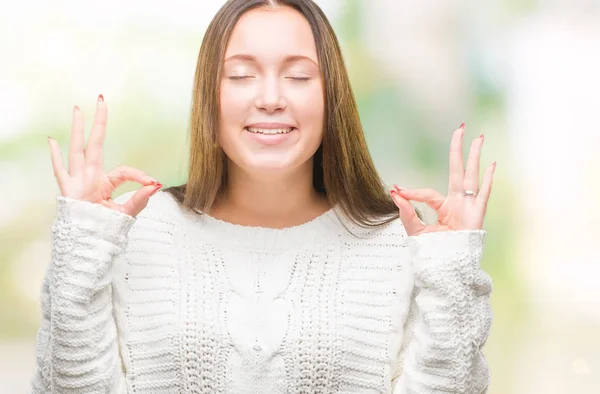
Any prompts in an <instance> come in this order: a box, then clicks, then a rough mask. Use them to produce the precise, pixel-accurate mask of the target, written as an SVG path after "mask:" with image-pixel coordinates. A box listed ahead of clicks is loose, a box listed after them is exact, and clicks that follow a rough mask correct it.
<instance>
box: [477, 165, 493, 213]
mask: <svg viewBox="0 0 600 394" xmlns="http://www.w3.org/2000/svg"><path fill="white" fill-rule="evenodd" d="M495 171H496V162H494V163H493V164H492V165H491V166H489V167H488V168H486V170H485V172H484V173H483V181H482V182H481V189H480V190H479V194H478V195H477V199H476V200H475V201H476V202H477V204H478V205H479V206H480V207H481V208H482V210H483V213H485V212H486V210H487V203H488V200H489V199H490V194H491V192H492V181H493V177H494V172H495Z"/></svg>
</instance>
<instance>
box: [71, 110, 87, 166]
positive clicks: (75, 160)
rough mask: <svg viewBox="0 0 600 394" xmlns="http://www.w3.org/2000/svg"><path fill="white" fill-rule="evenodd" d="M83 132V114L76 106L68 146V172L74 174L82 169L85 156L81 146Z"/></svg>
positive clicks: (83, 141) (82, 144) (83, 137)
mask: <svg viewBox="0 0 600 394" xmlns="http://www.w3.org/2000/svg"><path fill="white" fill-rule="evenodd" d="M84 143H85V134H84V131H83V114H82V113H81V110H80V109H79V107H78V106H75V107H74V108H73V124H72V126H71V145H70V146H69V174H71V176H75V175H77V174H80V173H81V172H82V171H83V167H84V166H85V156H84V154H83V146H84Z"/></svg>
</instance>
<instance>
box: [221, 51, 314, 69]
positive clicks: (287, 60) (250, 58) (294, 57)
mask: <svg viewBox="0 0 600 394" xmlns="http://www.w3.org/2000/svg"><path fill="white" fill-rule="evenodd" d="M235 59H238V60H246V61H250V62H256V57H255V56H252V55H249V54H246V53H238V54H235V55H231V56H229V57H228V58H227V59H225V61H228V60H235ZM300 60H308V61H309V62H311V63H313V64H314V65H315V66H318V64H317V62H315V61H314V60H313V59H311V58H309V57H308V56H304V55H287V56H286V57H284V58H283V62H284V63H292V62H296V61H300Z"/></svg>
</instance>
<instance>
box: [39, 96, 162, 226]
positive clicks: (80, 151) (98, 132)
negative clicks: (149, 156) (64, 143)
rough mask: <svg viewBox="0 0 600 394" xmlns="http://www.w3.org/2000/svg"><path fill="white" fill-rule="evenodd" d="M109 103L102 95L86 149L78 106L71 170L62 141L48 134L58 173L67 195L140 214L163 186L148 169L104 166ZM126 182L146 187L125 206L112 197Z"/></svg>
mask: <svg viewBox="0 0 600 394" xmlns="http://www.w3.org/2000/svg"><path fill="white" fill-rule="evenodd" d="M106 118H107V109H106V103H105V102H104V98H103V97H102V95H99V96H98V101H97V103H96V116H95V117H94V124H93V126H92V132H91V135H90V138H89V140H88V143H87V146H86V147H85V149H84V137H85V134H84V130H83V114H82V113H81V110H80V109H79V108H78V107H77V106H75V108H74V110H73V125H72V128H71V146H70V147H69V170H68V171H67V170H66V168H65V165H64V162H63V159H62V154H61V152H60V146H59V145H58V142H57V141H55V140H53V139H51V138H50V137H48V142H49V143H50V155H51V157H52V167H53V168H54V176H55V177H56V180H57V181H58V186H59V188H60V192H61V194H62V196H63V197H70V198H74V199H78V200H83V201H89V202H92V203H96V204H101V205H103V206H105V207H107V208H111V209H114V210H116V211H119V212H121V213H124V214H126V215H130V216H133V217H135V216H137V215H138V214H139V213H140V212H141V211H142V210H143V209H144V208H146V205H147V204H148V200H149V199H150V196H151V195H153V194H154V193H156V192H157V191H158V190H159V189H160V188H161V187H162V185H161V184H160V182H158V181H157V180H155V179H153V178H151V177H149V176H148V175H146V173H145V172H143V171H141V170H138V169H136V168H133V167H129V166H119V167H117V168H115V169H114V170H112V171H110V172H109V173H106V174H105V173H104V170H103V168H102V153H103V152H102V150H103V148H104V139H105V136H106ZM126 181H134V182H138V183H140V184H142V185H143V186H142V187H141V188H140V189H139V190H138V191H136V192H135V193H134V194H133V196H131V198H130V199H129V200H128V201H126V202H125V203H124V204H123V205H121V204H117V203H115V202H114V201H113V200H112V193H113V191H114V190H115V189H116V188H117V187H118V186H119V185H121V184H123V183H125V182H126Z"/></svg>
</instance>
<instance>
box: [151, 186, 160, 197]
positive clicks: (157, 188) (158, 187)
mask: <svg viewBox="0 0 600 394" xmlns="http://www.w3.org/2000/svg"><path fill="white" fill-rule="evenodd" d="M161 187H162V185H158V186H157V187H156V189H154V191H153V192H152V193H151V194H150V195H151V196H153V195H155V194H156V192H157V191H159V190H160V188H161Z"/></svg>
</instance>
